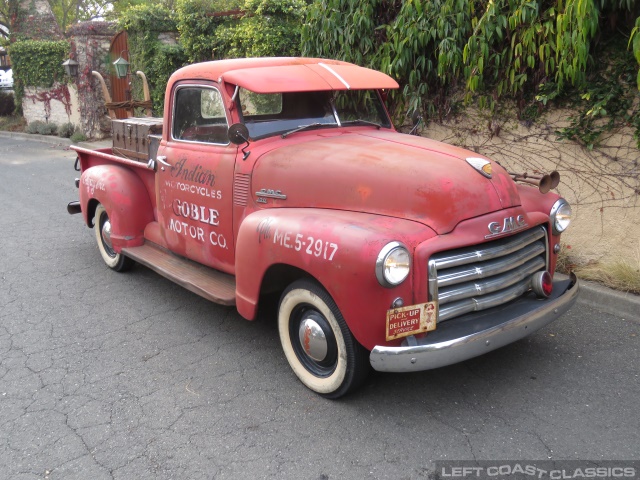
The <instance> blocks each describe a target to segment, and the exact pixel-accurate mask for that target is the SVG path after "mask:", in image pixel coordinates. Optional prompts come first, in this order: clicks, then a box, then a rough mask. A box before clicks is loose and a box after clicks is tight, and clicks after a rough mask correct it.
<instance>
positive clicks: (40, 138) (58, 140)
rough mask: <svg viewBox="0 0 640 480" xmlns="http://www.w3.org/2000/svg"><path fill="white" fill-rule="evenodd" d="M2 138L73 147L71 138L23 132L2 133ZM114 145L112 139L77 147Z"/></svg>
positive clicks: (0, 132) (0, 135)
mask: <svg viewBox="0 0 640 480" xmlns="http://www.w3.org/2000/svg"><path fill="white" fill-rule="evenodd" d="M0 137H1V138H15V139H17V140H25V141H29V142H39V143H46V144H49V145H55V146H61V147H69V146H71V145H73V142H72V141H71V139H70V138H62V137H56V136H55V135H38V134H35V133H22V132H3V131H0ZM111 144H112V142H111V138H107V139H104V140H96V141H89V142H78V143H77V145H78V146H79V147H84V148H91V149H97V148H108V147H110V146H111Z"/></svg>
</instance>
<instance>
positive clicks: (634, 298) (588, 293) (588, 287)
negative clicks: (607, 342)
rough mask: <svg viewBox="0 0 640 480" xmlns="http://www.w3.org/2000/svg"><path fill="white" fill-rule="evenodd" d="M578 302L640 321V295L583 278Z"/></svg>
mask: <svg viewBox="0 0 640 480" xmlns="http://www.w3.org/2000/svg"><path fill="white" fill-rule="evenodd" d="M578 280H579V282H580V294H579V295H578V303H581V304H583V305H588V306H589V307H593V308H595V309H597V310H600V311H602V312H605V313H610V314H612V315H616V316H618V317H622V318H625V319H627V320H638V321H640V296H638V295H634V294H633V293H625V292H619V291H617V290H612V289H611V288H607V287H604V286H602V285H599V284H597V283H593V282H587V281H586V280H581V279H580V278H578Z"/></svg>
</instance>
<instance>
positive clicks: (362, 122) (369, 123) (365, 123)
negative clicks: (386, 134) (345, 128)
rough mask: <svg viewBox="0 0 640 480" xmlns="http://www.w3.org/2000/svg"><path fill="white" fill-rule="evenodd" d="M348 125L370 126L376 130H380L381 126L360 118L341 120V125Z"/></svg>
mask: <svg viewBox="0 0 640 480" xmlns="http://www.w3.org/2000/svg"><path fill="white" fill-rule="evenodd" d="M350 123H360V124H362V125H371V126H372V127H376V128H377V129H378V130H380V129H381V128H382V125H380V124H379V123H376V122H370V121H369V120H362V119H361V118H359V119H357V120H343V121H342V124H343V125H348V124H350Z"/></svg>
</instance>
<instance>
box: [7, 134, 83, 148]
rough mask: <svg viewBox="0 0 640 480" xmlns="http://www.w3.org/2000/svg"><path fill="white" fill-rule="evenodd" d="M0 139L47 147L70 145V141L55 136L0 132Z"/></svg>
mask: <svg viewBox="0 0 640 480" xmlns="http://www.w3.org/2000/svg"><path fill="white" fill-rule="evenodd" d="M0 137H3V138H16V139H18V140H28V141H30V142H39V143H48V144H49V145H64V146H69V145H71V140H70V139H68V138H62V137H57V136H55V135H37V134H32V133H22V132H0Z"/></svg>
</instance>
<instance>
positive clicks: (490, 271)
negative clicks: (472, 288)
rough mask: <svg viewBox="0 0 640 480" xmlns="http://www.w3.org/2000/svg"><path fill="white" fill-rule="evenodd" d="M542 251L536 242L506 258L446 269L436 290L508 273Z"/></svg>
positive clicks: (542, 248) (541, 244)
mask: <svg viewBox="0 0 640 480" xmlns="http://www.w3.org/2000/svg"><path fill="white" fill-rule="evenodd" d="M544 251H545V248H544V244H543V243H542V242H536V243H533V244H531V245H527V246H526V247H524V248H523V249H522V250H519V251H517V252H515V253H512V254H511V255H509V256H506V257H500V258H497V259H494V260H489V261H487V262H481V263H472V264H470V265H465V266H461V267H457V268H452V269H448V270H447V272H446V273H443V274H438V288H440V287H446V286H447V285H455V284H458V283H462V282H467V281H470V280H475V279H478V278H487V277H491V276H493V275H498V274H500V273H504V272H508V271H510V270H513V269H514V268H515V267H519V266H520V265H523V264H524V263H526V262H527V261H528V260H531V259H532V258H535V257H537V256H538V255H540V254H541V253H544Z"/></svg>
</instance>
